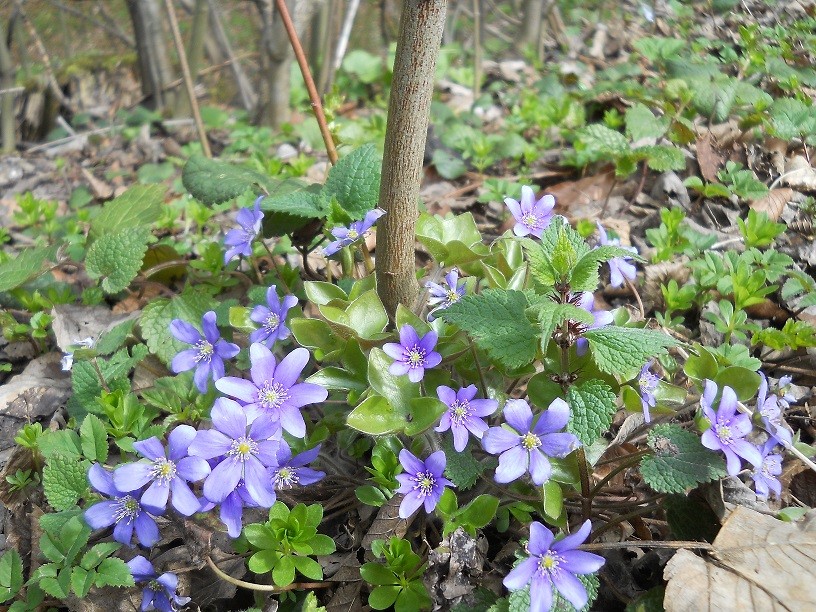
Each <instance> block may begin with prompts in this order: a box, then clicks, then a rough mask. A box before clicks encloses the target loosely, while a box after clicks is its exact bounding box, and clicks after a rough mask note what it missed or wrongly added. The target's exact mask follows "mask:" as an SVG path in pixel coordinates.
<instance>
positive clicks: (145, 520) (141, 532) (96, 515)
mask: <svg viewBox="0 0 816 612" xmlns="http://www.w3.org/2000/svg"><path fill="white" fill-rule="evenodd" d="M88 481H89V482H90V483H91V486H92V487H93V488H94V489H96V490H97V491H99V492H100V493H102V494H103V495H107V496H108V497H110V498H111V499H108V500H104V501H101V502H98V503H96V504H94V505H93V506H91V507H90V508H88V509H87V510H86V511H85V522H86V523H88V525H90V527H91V528H93V529H103V528H105V527H110V526H111V525H113V524H115V525H116V526H115V527H114V528H113V539H114V540H116V541H117V542H121V543H122V544H125V545H127V546H130V545H131V544H130V540H131V538H132V537H133V532H134V531H135V532H136V540H137V541H138V542H139V544H141V545H142V546H145V547H148V548H149V547H150V546H153V545H154V544H155V543H156V542H158V541H159V527H158V525H156V521H154V520H153V517H152V516H150V515H149V514H148V513H147V511H145V510H144V509H142V506H141V505H140V504H139V500H138V499H136V498H137V497H138V493H137V492H133V493H127V492H125V491H120V490H119V489H117V488H116V486H115V485H114V484H113V475H112V474H111V473H110V472H108V471H107V470H106V469H105V468H103V467H102V466H101V465H99V464H98V463H94V464H93V465H92V466H91V469H90V470H89V471H88Z"/></svg>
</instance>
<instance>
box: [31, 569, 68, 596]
mask: <svg viewBox="0 0 816 612" xmlns="http://www.w3.org/2000/svg"><path fill="white" fill-rule="evenodd" d="M39 586H40V588H41V589H42V590H43V591H45V592H46V593H48V594H49V595H51V596H52V597H56V598H57V599H65V598H66V597H68V595H69V593H70V592H71V568H70V567H64V568H62V569H61V570H60V572H59V574H57V577H56V578H51V577H47V578H43V579H42V580H40V582H39Z"/></svg>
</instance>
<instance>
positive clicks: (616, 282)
mask: <svg viewBox="0 0 816 612" xmlns="http://www.w3.org/2000/svg"><path fill="white" fill-rule="evenodd" d="M595 223H596V225H597V226H598V235H599V236H600V240H599V242H598V244H599V245H600V246H621V243H620V240H619V239H618V238H612V239H610V238H609V237H608V236H607V235H606V230H605V229H604V227H603V225H601V222H600V221H596V222H595ZM622 248H624V249H627V250H629V251H632V252H633V253H635V254H637V249H636V248H635V247H622ZM628 260H631V257H613V258H612V259H610V260H609V261H608V262H607V263H608V264H609V284H610V285H612V286H613V287H622V286H623V279H625V278H626V279H629V280H630V281H633V280H635V279H636V278H637V268H636V267H635V264H633V263H629V261H628Z"/></svg>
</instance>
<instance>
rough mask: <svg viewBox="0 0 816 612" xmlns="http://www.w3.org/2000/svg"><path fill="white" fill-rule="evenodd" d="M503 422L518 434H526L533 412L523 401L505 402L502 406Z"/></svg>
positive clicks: (512, 400)
mask: <svg viewBox="0 0 816 612" xmlns="http://www.w3.org/2000/svg"><path fill="white" fill-rule="evenodd" d="M504 420H505V421H507V423H508V424H509V425H510V426H511V427H512V428H513V429H515V430H516V431H517V432H519V433H520V434H522V433H527V432H528V431H530V424H531V423H532V421H533V411H532V410H531V409H530V405H529V404H528V403H527V402H525V401H524V400H520V399H511V400H507V403H506V404H505V405H504Z"/></svg>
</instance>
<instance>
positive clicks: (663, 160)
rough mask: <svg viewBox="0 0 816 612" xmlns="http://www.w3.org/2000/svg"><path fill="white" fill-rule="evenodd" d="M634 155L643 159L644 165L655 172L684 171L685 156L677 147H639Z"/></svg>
mask: <svg viewBox="0 0 816 612" xmlns="http://www.w3.org/2000/svg"><path fill="white" fill-rule="evenodd" d="M635 154H636V155H637V156H638V157H641V158H643V159H645V160H646V165H647V166H649V168H651V169H652V170H654V171H655V172H665V171H667V170H685V169H686V156H685V155H684V154H683V151H682V150H680V149H678V148H677V147H672V146H668V145H654V146H648V147H640V148H638V149H636V150H635Z"/></svg>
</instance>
